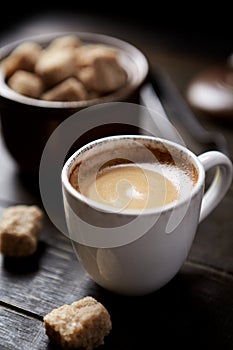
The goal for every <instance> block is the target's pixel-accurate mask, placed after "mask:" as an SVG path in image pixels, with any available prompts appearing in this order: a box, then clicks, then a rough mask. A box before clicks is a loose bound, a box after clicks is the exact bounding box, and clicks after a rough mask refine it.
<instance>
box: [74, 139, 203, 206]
mask: <svg viewBox="0 0 233 350" xmlns="http://www.w3.org/2000/svg"><path fill="white" fill-rule="evenodd" d="M100 147H101V146H100ZM129 149H130V154H129ZM90 153H92V152H90ZM113 153H114V156H113V154H112V153H111V151H105V152H103V150H102V152H101V153H99V154H94V155H93V154H90V156H89V157H88V158H85V159H84V160H83V161H81V162H80V163H78V164H77V165H76V166H75V167H74V169H73V170H72V172H71V174H70V177H69V181H70V183H71V185H72V186H73V187H74V188H75V189H76V190H77V191H78V192H79V193H80V194H82V195H84V196H85V197H87V198H89V199H91V200H94V201H96V202H98V203H101V204H105V205H108V206H111V207H113V208H116V209H119V210H127V209H134V210H143V209H149V208H158V207H162V206H164V205H167V204H170V203H172V202H174V201H177V200H178V199H180V198H181V197H182V196H184V195H185V193H183V192H184V189H186V191H189V190H190V189H191V188H192V187H193V186H194V184H195V183H196V181H197V172H196V171H195V168H194V167H192V165H191V163H187V162H183V161H180V158H179V157H178V156H177V155H171V153H170V151H169V150H168V149H165V148H164V146H161V145H160V146H158V145H157V146H156V147H155V146H154V147H153V145H152V144H150V142H148V145H144V144H141V143H140V141H138V140H137V141H136V140H131V141H129V140H125V139H123V140H121V141H120V142H119V143H118V145H115V148H114V152H113ZM123 156H124V158H121V157H123ZM181 184H182V188H183V190H182V189H181V186H180V185H181ZM182 191H183V192H182Z"/></svg>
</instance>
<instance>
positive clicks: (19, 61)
mask: <svg viewBox="0 0 233 350" xmlns="http://www.w3.org/2000/svg"><path fill="white" fill-rule="evenodd" d="M41 51H42V47H41V46H40V45H39V44H37V43H35V42H33V41H27V42H24V43H22V44H19V45H18V46H17V47H16V48H15V49H14V50H13V51H12V52H11V54H10V55H9V56H8V57H6V58H5V59H4V60H3V61H2V67H3V69H4V71H5V77H6V78H8V77H9V76H11V75H12V74H13V73H14V72H15V71H16V70H18V69H24V70H28V71H33V70H34V66H35V64H36V61H37V59H38V57H39V55H40V53H41Z"/></svg>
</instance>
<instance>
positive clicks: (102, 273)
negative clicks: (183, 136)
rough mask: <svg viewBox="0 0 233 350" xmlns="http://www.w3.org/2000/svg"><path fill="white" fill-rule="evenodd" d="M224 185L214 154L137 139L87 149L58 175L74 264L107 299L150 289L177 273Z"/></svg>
mask: <svg viewBox="0 0 233 350" xmlns="http://www.w3.org/2000/svg"><path fill="white" fill-rule="evenodd" d="M212 168H215V175H214V176H213V178H212V179H211V183H210V185H208V188H205V186H206V182H207V181H206V172H207V171H208V170H210V169H212ZM210 175H211V172H210ZM231 182H232V163H231V161H230V159H229V158H228V157H227V156H226V155H224V154H223V153H221V152H218V151H209V152H206V153H203V154H201V155H199V156H196V155H195V154H194V153H193V152H191V151H190V150H189V149H187V148H186V147H184V146H181V145H179V144H176V143H174V142H171V141H168V140H165V139H162V138H155V137H151V136H141V135H119V136H109V137H105V138H102V139H99V140H96V141H93V142H90V143H89V144H87V145H85V146H84V147H82V148H80V149H79V150H78V151H76V152H75V153H74V154H73V155H72V156H71V157H70V158H69V159H68V160H67V161H66V163H65V164H64V167H63V170H62V191H63V200H64V210H65V215H66V223H67V227H68V231H69V236H70V239H71V240H72V243H73V247H74V249H75V252H76V254H77V257H78V259H79V261H80V263H81V264H82V266H83V267H84V269H85V270H86V272H87V273H88V274H89V276H90V277H91V278H92V279H93V280H94V281H95V282H96V283H97V284H99V285H100V286H102V287H104V288H106V289H108V290H110V291H112V292H115V293H119V294H124V295H132V296H136V295H145V294H148V293H151V292H154V291H156V290H158V289H159V288H161V287H162V286H164V285H165V284H166V283H167V282H169V281H170V280H171V279H172V278H173V277H174V276H175V275H176V274H177V272H178V271H179V270H180V268H181V267H182V265H183V263H184V262H185V260H186V258H187V256H188V254H189V251H190V248H191V245H192V242H193V239H194V237H195V233H196V231H197V227H198V224H199V223H200V222H201V221H202V220H203V219H205V218H206V217H207V216H208V215H209V214H210V213H211V212H212V210H213V209H214V208H215V207H216V206H217V205H218V204H219V203H220V202H221V200H222V199H223V197H224V196H225V194H226V192H227V190H228V189H229V187H230V185H231Z"/></svg>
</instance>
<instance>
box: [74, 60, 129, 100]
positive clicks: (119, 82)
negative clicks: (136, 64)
mask: <svg viewBox="0 0 233 350" xmlns="http://www.w3.org/2000/svg"><path fill="white" fill-rule="evenodd" d="M77 76H78V78H79V79H80V81H81V82H82V83H83V84H84V85H85V86H86V88H87V89H90V90H95V91H96V92H98V93H100V94H105V93H108V92H112V91H114V90H117V89H119V88H120V87H122V86H123V85H124V84H125V83H126V81H127V74H126V71H125V70H124V69H123V68H122V67H121V66H120V65H119V63H118V62H117V60H116V58H112V57H102V58H96V59H95V61H94V63H93V66H90V67H85V68H82V69H80V70H79V71H78V72H77Z"/></svg>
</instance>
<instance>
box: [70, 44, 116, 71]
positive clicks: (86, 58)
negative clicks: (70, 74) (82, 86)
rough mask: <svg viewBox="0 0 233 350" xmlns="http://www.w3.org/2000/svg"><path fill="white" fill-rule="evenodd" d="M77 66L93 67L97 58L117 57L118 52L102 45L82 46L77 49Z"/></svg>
mask: <svg viewBox="0 0 233 350" xmlns="http://www.w3.org/2000/svg"><path fill="white" fill-rule="evenodd" d="M75 52H76V66H77V67H80V68H81V67H86V66H92V65H93V63H94V61H95V59H96V58H97V57H112V58H116V57H117V50H116V49H114V48H112V47H109V46H105V45H102V44H88V45H82V46H80V47H79V48H77V49H76V51H75Z"/></svg>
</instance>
